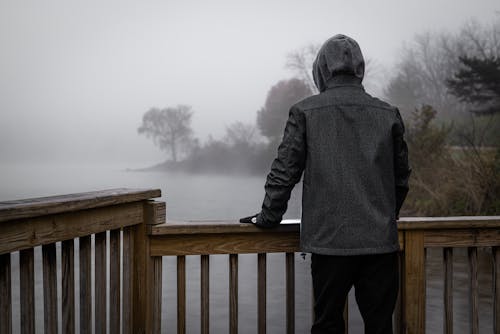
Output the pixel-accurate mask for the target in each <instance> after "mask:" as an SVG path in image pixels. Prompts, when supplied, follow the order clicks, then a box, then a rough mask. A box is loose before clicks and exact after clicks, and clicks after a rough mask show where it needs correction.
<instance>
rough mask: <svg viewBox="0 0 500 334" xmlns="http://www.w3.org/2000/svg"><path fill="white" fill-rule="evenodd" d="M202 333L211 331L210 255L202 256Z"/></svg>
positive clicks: (206, 333) (205, 333)
mask: <svg viewBox="0 0 500 334" xmlns="http://www.w3.org/2000/svg"><path fill="white" fill-rule="evenodd" d="M200 261H201V287H200V288H201V312H200V313H201V333H202V334H208V333H209V319H210V309H209V308H210V304H209V288H210V273H209V270H210V262H209V261H210V258H209V256H208V255H202V256H201V259H200Z"/></svg>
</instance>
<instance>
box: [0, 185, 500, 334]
mask: <svg viewBox="0 0 500 334" xmlns="http://www.w3.org/2000/svg"><path fill="white" fill-rule="evenodd" d="M159 196H160V191H159V190H127V189H119V190H111V191H103V192H94V193H85V194H76V195H67V196H60V197H51V198H42V199H32V200H23V201H12V202H3V203H2V202H0V333H11V332H12V318H13V317H12V304H13V303H12V302H13V301H12V295H13V294H12V289H11V286H12V283H13V281H15V280H16V278H15V277H12V275H11V267H12V265H17V264H12V263H11V256H12V253H13V252H17V251H19V271H20V282H19V285H20V300H19V303H20V326H19V327H20V329H21V332H22V333H34V329H35V326H36V324H35V303H36V301H35V300H34V299H35V298H34V297H35V293H34V291H35V281H34V252H35V251H34V249H37V247H38V246H41V248H42V259H43V310H44V311H43V312H44V314H43V318H44V321H43V324H44V329H45V332H46V333H57V332H63V333H73V332H80V333H91V332H92V328H94V332H95V333H106V332H110V333H120V332H123V333H160V332H161V331H162V325H163V332H170V331H175V328H171V327H169V328H167V327H166V326H165V325H164V324H162V323H161V321H162V320H161V319H162V318H161V316H162V306H163V307H165V305H162V275H163V270H162V257H163V256H175V257H176V267H177V269H176V277H177V287H176V291H177V305H176V309H177V329H176V330H177V333H185V332H186V317H187V308H186V287H187V284H186V271H187V269H186V256H188V255H198V256H200V310H201V312H200V331H201V333H208V332H209V329H210V307H209V305H210V303H209V296H210V293H209V290H210V289H209V288H210V279H209V277H210V259H211V257H210V255H214V254H227V255H229V256H228V258H229V260H228V262H229V287H228V290H229V291H228V304H229V312H228V313H229V314H228V318H227V321H228V325H229V332H230V333H237V331H238V304H239V302H238V290H239V289H238V273H239V269H238V259H239V254H248V253H252V254H256V256H257V267H256V270H257V301H256V308H257V315H258V317H257V323H256V324H255V327H256V330H257V332H258V333H266V324H267V319H266V317H267V314H268V312H267V311H268V310H267V301H266V288H267V286H268V282H267V269H266V268H267V263H266V262H267V255H266V254H267V253H285V254H286V255H285V263H286V265H285V287H284V289H285V291H286V294H285V301H284V302H285V304H286V312H285V313H286V316H285V317H286V321H285V324H286V325H285V326H286V332H287V333H294V332H295V318H296V315H295V261H294V258H295V252H298V251H300V250H299V229H300V227H299V224H287V225H280V226H279V227H278V228H276V229H271V230H269V229H259V228H257V227H255V226H253V225H249V224H239V223H236V222H232V221H226V222H224V221H212V222H165V204H164V203H163V202H155V201H151V200H150V199H151V198H154V197H159ZM108 240H109V243H108ZM75 241H76V242H75ZM399 241H400V246H401V257H400V259H401V290H400V292H401V293H400V297H399V302H398V306H397V308H396V312H395V323H396V330H397V332H398V333H424V332H425V323H426V322H425V321H426V319H425V318H426V317H425V316H426V314H425V307H426V300H425V299H426V285H425V277H426V276H425V269H426V267H425V259H426V257H425V253H426V248H431V247H440V248H443V256H444V268H445V277H444V291H443V296H444V299H443V305H444V306H443V307H444V310H445V311H444V314H445V316H444V317H443V328H444V332H445V333H452V330H453V328H452V324H453V279H452V278H453V265H452V263H453V248H456V247H466V248H468V254H469V257H468V259H469V260H468V263H469V266H470V297H471V303H470V314H471V320H472V321H471V332H472V333H478V332H479V320H478V319H479V318H478V313H479V310H478V280H477V270H478V264H477V247H491V250H492V254H493V276H494V278H493V291H494V296H493V297H494V299H493V308H494V311H493V328H494V332H495V333H497V332H498V330H499V329H500V324H499V321H500V314H499V312H500V311H499V310H500V308H499V305H500V304H499V303H500V290H499V287H500V286H499V284H500V278H499V275H498V273H499V270H500V260H499V248H498V247H499V246H500V217H447V218H403V219H401V220H400V221H399ZM59 243H60V247H59ZM59 248H60V252H61V257H60V258H61V261H60V262H61V263H60V267H61V276H62V277H61V279H60V288H61V296H60V297H61V299H60V303H61V305H60V307H59V305H58V303H59V300H58V298H57V297H58V296H57V284H58V278H57V260H56V258H57V257H56V252H57V251H58V249H59ZM92 250H93V252H94V266H93V267H92V265H91V264H92ZM108 253H109V255H108ZM76 259H79V261H78V266H76V264H75V263H76V261H75V260H76ZM75 269H77V270H76V272H77V273H78V275H77V277H75ZM92 271H93V272H94V280H93V281H92V275H91V273H92ZM243 279H245V278H243ZM107 280H108V281H109V291H107V286H108V283H107ZM75 284H76V285H75ZM92 286H94V289H92ZM75 287H79V296H75ZM92 291H94V293H92ZM108 296H109V297H108ZM75 299H76V300H77V301H78V303H77V305H79V307H78V308H79V313H78V312H77V311H76V309H75ZM169 303H170V301H169ZM108 304H109V307H107V305H108ZM59 309H61V310H62V311H61V313H62V314H61V319H62V321H61V322H58V317H59V315H58V312H59V311H58V310H59ZM93 309H94V311H92V310H93ZM77 313H78V314H77ZM345 316H346V318H347V317H348V315H347V312H346V314H345ZM59 324H60V326H62V327H61V328H60V329H59ZM77 324H79V326H78V330H77Z"/></svg>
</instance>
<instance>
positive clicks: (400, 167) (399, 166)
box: [393, 111, 411, 218]
mask: <svg viewBox="0 0 500 334" xmlns="http://www.w3.org/2000/svg"><path fill="white" fill-rule="evenodd" d="M396 116H397V121H396V123H395V125H394V127H393V140H394V176H395V185H396V217H397V218H399V211H400V210H401V207H402V206H403V202H404V200H405V198H406V195H407V194H408V189H409V187H408V180H409V178H410V174H411V168H410V166H409V165H408V146H407V145H406V142H405V140H404V133H405V126H404V123H403V119H402V118H401V115H400V113H399V111H396Z"/></svg>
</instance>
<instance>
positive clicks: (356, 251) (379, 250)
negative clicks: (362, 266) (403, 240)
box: [301, 243, 399, 255]
mask: <svg viewBox="0 0 500 334" xmlns="http://www.w3.org/2000/svg"><path fill="white" fill-rule="evenodd" d="M301 250H302V252H305V253H315V254H321V255H370V254H384V253H392V252H397V251H399V243H398V244H394V245H390V246H384V247H375V248H323V247H312V246H301Z"/></svg>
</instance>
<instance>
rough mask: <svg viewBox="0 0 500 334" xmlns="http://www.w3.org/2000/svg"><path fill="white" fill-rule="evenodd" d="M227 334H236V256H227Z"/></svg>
mask: <svg viewBox="0 0 500 334" xmlns="http://www.w3.org/2000/svg"><path fill="white" fill-rule="evenodd" d="M229 333H230V334H236V333H238V254H230V255H229Z"/></svg>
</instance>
